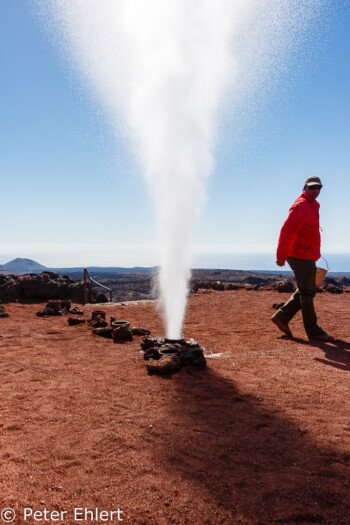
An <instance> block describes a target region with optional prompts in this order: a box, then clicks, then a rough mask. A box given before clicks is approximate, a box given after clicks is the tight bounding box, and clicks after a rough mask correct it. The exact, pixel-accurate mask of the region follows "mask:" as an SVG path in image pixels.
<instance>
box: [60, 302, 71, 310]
mask: <svg viewBox="0 0 350 525" xmlns="http://www.w3.org/2000/svg"><path fill="white" fill-rule="evenodd" d="M61 308H65V309H66V310H67V311H68V312H69V310H70V309H71V308H72V301H70V300H69V299H62V301H61Z"/></svg>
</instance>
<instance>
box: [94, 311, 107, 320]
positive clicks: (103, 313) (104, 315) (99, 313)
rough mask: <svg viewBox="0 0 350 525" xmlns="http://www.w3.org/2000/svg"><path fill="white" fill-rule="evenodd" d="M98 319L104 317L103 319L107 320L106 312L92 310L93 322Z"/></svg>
mask: <svg viewBox="0 0 350 525" xmlns="http://www.w3.org/2000/svg"><path fill="white" fill-rule="evenodd" d="M97 317H102V319H106V312H104V311H103V310H92V312H91V321H93V320H94V319H96V318H97Z"/></svg>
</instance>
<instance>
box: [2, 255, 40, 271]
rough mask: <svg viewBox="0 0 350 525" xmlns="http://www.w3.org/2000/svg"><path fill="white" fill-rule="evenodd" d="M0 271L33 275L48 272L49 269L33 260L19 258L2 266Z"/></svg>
mask: <svg viewBox="0 0 350 525" xmlns="http://www.w3.org/2000/svg"><path fill="white" fill-rule="evenodd" d="M0 270H3V271H5V272H20V273H27V272H28V273H31V272H42V271H44V270H47V268H46V266H43V265H42V264H39V263H37V262H36V261H33V260H32V259H21V258H19V257H17V259H13V260H12V261H9V262H8V263H6V264H3V265H0Z"/></svg>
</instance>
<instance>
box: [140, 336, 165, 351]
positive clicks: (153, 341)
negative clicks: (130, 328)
mask: <svg viewBox="0 0 350 525" xmlns="http://www.w3.org/2000/svg"><path fill="white" fill-rule="evenodd" d="M163 344H164V339H163V338H162V337H144V339H143V341H142V343H141V349H142V350H148V348H153V347H158V346H162V345H163Z"/></svg>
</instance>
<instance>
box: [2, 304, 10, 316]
mask: <svg viewBox="0 0 350 525" xmlns="http://www.w3.org/2000/svg"><path fill="white" fill-rule="evenodd" d="M0 317H2V318H5V317H10V314H9V313H7V312H6V308H5V306H0Z"/></svg>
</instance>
